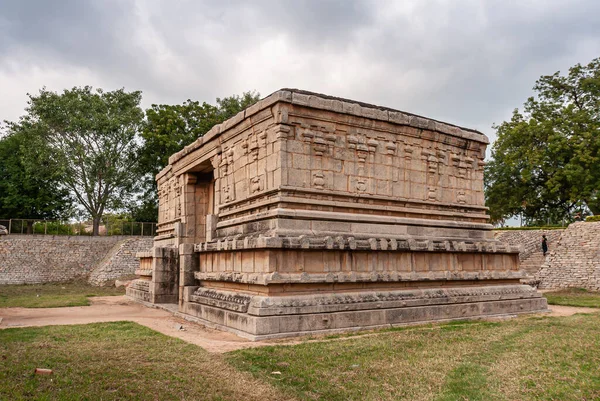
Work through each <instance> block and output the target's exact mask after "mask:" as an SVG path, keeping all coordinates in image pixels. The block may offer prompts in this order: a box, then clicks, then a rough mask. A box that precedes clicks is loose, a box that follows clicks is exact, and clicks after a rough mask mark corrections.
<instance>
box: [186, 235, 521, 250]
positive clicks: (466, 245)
mask: <svg viewBox="0 0 600 401" xmlns="http://www.w3.org/2000/svg"><path fill="white" fill-rule="evenodd" d="M244 249H311V250H358V251H400V252H404V251H418V252H478V253H518V252H519V248H518V247H512V246H509V245H506V244H502V243H500V242H498V241H495V240H491V241H479V242H467V241H449V240H446V239H429V240H417V239H413V238H408V239H396V238H369V239H356V238H354V237H344V236H336V237H332V236H325V237H309V236H299V237H265V236H258V237H250V236H247V237H244V238H239V237H234V238H224V239H219V240H217V241H212V242H202V243H199V244H194V252H215V251H229V250H244Z"/></svg>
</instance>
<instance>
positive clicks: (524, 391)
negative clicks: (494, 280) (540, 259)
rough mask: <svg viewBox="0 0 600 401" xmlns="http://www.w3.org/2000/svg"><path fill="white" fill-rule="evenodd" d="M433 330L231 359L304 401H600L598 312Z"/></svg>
mask: <svg viewBox="0 0 600 401" xmlns="http://www.w3.org/2000/svg"><path fill="white" fill-rule="evenodd" d="M433 327H434V328H435V329H433V330H432V327H431V326H426V327H423V328H422V329H421V330H415V329H403V330H393V331H384V332H380V333H379V334H378V335H369V336H364V337H349V338H348V339H346V340H340V341H337V340H336V341H326V342H321V343H305V344H301V345H296V346H277V347H268V348H256V349H247V350H240V351H236V352H234V353H231V354H230V355H229V360H230V362H231V363H232V364H234V365H235V366H237V367H239V368H240V369H243V370H247V371H249V372H252V373H253V374H254V375H255V376H256V377H258V378H261V379H263V380H267V381H270V382H272V383H274V384H276V385H277V386H280V387H281V388H283V389H286V390H287V391H292V392H293V393H294V394H296V395H297V396H298V397H299V398H301V399H306V400H309V399H321V400H333V401H334V400H486V401H487V400H592V399H600V370H599V369H598V366H600V316H599V315H597V314H590V315H575V316H570V317H560V318H559V317H523V318H519V319H514V320H509V321H504V322H495V323H492V322H483V323H481V322H479V323H465V322H462V323H453V324H443V325H438V326H433ZM273 371H280V372H281V375H272V374H271V372H273Z"/></svg>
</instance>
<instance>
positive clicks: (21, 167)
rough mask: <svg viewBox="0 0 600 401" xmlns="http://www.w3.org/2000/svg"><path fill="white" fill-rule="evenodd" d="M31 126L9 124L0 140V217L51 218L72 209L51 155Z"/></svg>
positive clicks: (60, 175) (58, 170)
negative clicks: (33, 132)
mask: <svg viewBox="0 0 600 401" xmlns="http://www.w3.org/2000/svg"><path fill="white" fill-rule="evenodd" d="M31 129H33V128H32V127H30V126H28V125H27V124H26V123H25V124H9V126H8V130H7V132H6V133H5V135H4V136H3V137H2V139H0V217H5V218H22V219H55V218H61V217H67V216H68V215H69V214H70V212H71V210H72V199H71V197H70V196H69V191H68V190H67V189H66V188H64V187H63V186H61V185H60V182H61V179H62V174H61V169H60V168H58V163H57V162H56V161H55V158H54V155H53V154H52V152H51V149H49V148H48V147H47V146H46V144H45V142H44V141H42V140H41V138H40V136H39V135H30V132H31Z"/></svg>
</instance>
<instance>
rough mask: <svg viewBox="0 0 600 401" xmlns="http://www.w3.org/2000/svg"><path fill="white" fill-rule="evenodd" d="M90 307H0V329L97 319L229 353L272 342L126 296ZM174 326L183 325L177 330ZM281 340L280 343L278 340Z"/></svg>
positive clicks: (97, 299)
mask: <svg viewBox="0 0 600 401" xmlns="http://www.w3.org/2000/svg"><path fill="white" fill-rule="evenodd" d="M90 299H91V301H92V305H91V306H75V307H67V308H2V309H0V319H1V320H0V329H3V328H8V327H31V326H49V325H70V324H86V323H99V322H117V321H124V320H127V321H132V322H136V323H139V324H141V325H143V326H146V327H149V328H151V329H152V330H156V331H158V332H160V333H163V334H165V335H168V336H171V337H176V338H179V339H181V340H183V341H186V342H188V343H191V344H196V345H198V346H200V347H202V348H204V349H205V350H207V351H209V352H218V353H222V352H229V351H234V350H237V349H242V348H250V347H261V346H266V345H273V344H274V343H273V342H268V341H259V342H253V341H249V340H246V339H244V338H241V337H238V336H236V335H235V334H232V333H227V332H223V331H218V330H213V329H210V328H207V327H204V326H202V325H199V324H195V323H191V322H188V321H185V320H183V319H179V318H176V317H174V316H173V315H172V314H171V313H170V312H167V311H165V310H160V309H154V308H148V307H145V306H143V305H140V304H138V303H136V302H133V301H132V300H130V299H129V298H127V297H125V296H119V297H115V296H111V297H94V298H90ZM176 325H181V326H183V328H184V330H179V329H178V328H176ZM278 343H281V342H278Z"/></svg>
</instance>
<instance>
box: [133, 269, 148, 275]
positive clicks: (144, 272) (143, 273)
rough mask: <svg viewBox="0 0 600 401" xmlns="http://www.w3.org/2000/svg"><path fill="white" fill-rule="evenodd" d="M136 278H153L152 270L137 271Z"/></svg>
mask: <svg viewBox="0 0 600 401" xmlns="http://www.w3.org/2000/svg"><path fill="white" fill-rule="evenodd" d="M135 275H136V276H142V277H152V269H137V270H136V271H135Z"/></svg>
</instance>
